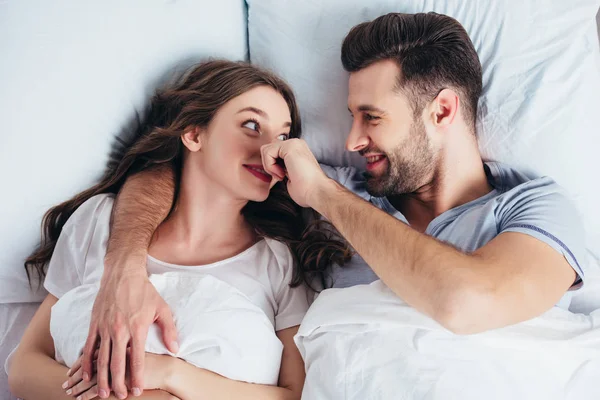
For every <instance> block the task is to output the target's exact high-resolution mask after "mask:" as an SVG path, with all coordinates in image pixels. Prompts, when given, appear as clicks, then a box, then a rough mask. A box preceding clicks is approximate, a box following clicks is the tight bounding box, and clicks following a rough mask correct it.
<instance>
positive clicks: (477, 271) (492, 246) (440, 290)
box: [309, 181, 575, 334]
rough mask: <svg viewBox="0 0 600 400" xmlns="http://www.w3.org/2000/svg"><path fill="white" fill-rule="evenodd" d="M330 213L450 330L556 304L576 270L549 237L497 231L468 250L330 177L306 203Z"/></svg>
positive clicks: (387, 275)
mask: <svg viewBox="0 0 600 400" xmlns="http://www.w3.org/2000/svg"><path fill="white" fill-rule="evenodd" d="M309 204H310V205H311V206H313V208H315V210H317V211H318V212H319V213H321V214H322V215H323V216H325V218H327V219H329V220H330V221H331V222H332V223H333V225H334V226H335V227H336V228H337V229H338V230H339V231H340V233H341V234H342V235H343V236H344V237H345V238H346V240H348V241H349V242H350V244H351V245H352V247H353V248H354V249H355V250H356V251H357V252H358V253H359V254H360V255H361V256H362V257H363V258H364V260H365V261H366V262H367V264H369V266H371V268H373V271H374V272H375V273H376V274H377V275H378V276H379V277H380V278H381V280H382V281H383V282H384V283H385V284H386V285H387V286H388V287H389V288H390V289H391V290H392V291H394V292H395V293H396V294H397V295H398V296H400V297H401V298H402V299H403V300H405V301H406V302H407V303H408V304H410V305H412V306H413V307H415V308H416V309H418V310H420V311H422V312H424V313H426V314H428V315H430V316H431V317H433V318H434V319H435V320H437V321H438V322H439V323H440V324H442V325H443V326H444V327H446V328H447V329H449V330H451V331H453V332H456V333H461V334H469V333H477V332H482V331H486V330H490V329H494V328H500V327H503V326H507V325H511V324H515V323H518V322H522V321H525V320H528V319H531V318H533V317H536V316H538V315H540V314H542V313H543V312H545V311H547V310H549V309H550V308H551V307H552V306H554V305H555V304H556V303H557V302H558V301H559V300H560V298H561V297H562V296H563V295H564V293H565V292H566V291H567V290H568V289H569V287H570V286H571V285H572V284H573V281H574V280H575V271H574V270H573V268H571V266H570V265H569V263H568V262H567V261H566V260H565V259H564V257H563V256H562V255H561V254H560V253H558V252H556V251H555V250H554V249H552V248H551V247H550V246H548V245H547V244H545V243H543V242H541V241H539V240H537V239H535V238H533V237H530V236H528V235H526V234H522V233H514V232H507V233H503V234H500V235H499V236H497V237H496V238H495V239H493V240H491V241H490V242H489V243H488V244H487V245H485V246H483V247H482V248H480V249H479V250H477V251H476V252H474V253H472V254H465V253H463V252H461V251H459V250H456V249H455V248H453V247H451V246H448V245H446V244H444V243H441V242H439V241H438V240H436V239H433V238H431V237H430V236H427V235H424V234H422V233H419V232H417V231H415V230H414V229H412V228H410V227H409V226H408V225H406V224H404V223H402V222H400V221H398V220H397V219H395V218H394V217H392V216H390V215H388V214H386V213H385V212H383V211H381V210H380V209H378V208H376V207H374V206H373V205H371V204H370V203H368V202H366V201H364V200H362V199H360V198H358V197H357V196H355V195H354V194H352V193H350V192H348V191H347V190H345V189H344V188H342V187H341V186H339V185H338V184H337V183H335V182H333V181H329V182H327V184H324V185H322V186H320V189H319V190H318V191H315V195H314V197H313V200H311V201H310V203H309Z"/></svg>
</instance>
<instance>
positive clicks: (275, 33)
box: [247, 0, 600, 254]
mask: <svg viewBox="0 0 600 400" xmlns="http://www.w3.org/2000/svg"><path fill="white" fill-rule="evenodd" d="M247 3H248V5H249V28H248V32H249V43H250V59H251V60H252V62H253V63H257V64H260V65H263V66H267V67H269V68H271V69H272V70H274V71H275V72H277V73H279V74H280V75H281V76H282V77H283V78H285V79H286V80H287V81H288V82H289V83H290V84H291V85H292V87H293V88H294V89H295V91H296V95H297V98H298V103H299V107H300V110H301V113H302V119H303V124H304V127H303V131H304V134H305V139H306V140H307V141H308V143H309V145H310V146H311V148H312V150H313V151H314V153H315V155H316V156H317V157H318V158H319V159H320V160H321V161H324V162H326V163H330V164H333V165H348V164H354V165H360V160H359V157H356V155H354V156H350V155H349V154H348V153H345V152H344V151H343V148H344V143H345V140H346V135H347V133H348V132H349V130H350V121H351V120H350V117H349V114H348V111H347V108H346V107H347V103H346V98H347V79H348V74H347V73H346V72H345V71H344V70H343V68H342V65H341V61H340V49H341V44H342V41H343V39H344V37H345V35H346V34H347V33H348V31H349V30H350V28H352V27H353V26H354V25H356V24H358V23H360V22H363V21H368V20H372V19H374V18H376V17H378V16H380V15H382V14H386V13H388V12H405V13H417V12H428V11H435V12H438V13H442V14H447V15H450V16H452V17H454V18H456V19H457V20H458V21H460V22H461V24H463V26H464V27H465V29H466V30H467V31H468V33H469V35H470V36H471V39H472V41H473V44H474V45H475V48H476V49H477V52H478V53H479V57H480V60H481V63H482V66H483V96H482V98H481V101H480V112H479V115H478V118H479V126H478V129H479V138H480V148H481V152H482V155H483V157H484V158H485V159H493V160H498V161H503V162H506V163H509V164H511V165H513V166H515V167H519V168H521V169H523V170H524V171H525V172H529V173H534V174H543V175H549V176H551V177H553V178H554V179H556V180H557V181H558V182H559V183H560V184H561V185H563V186H564V187H565V188H566V189H567V190H569V191H570V193H571V195H572V196H573V197H574V199H575V201H576V202H577V205H578V206H579V210H580V212H581V213H582V215H583V216H584V219H585V222H586V228H587V233H588V241H589V244H590V246H588V247H590V248H591V249H592V250H594V251H595V252H596V254H600V245H599V243H600V210H598V209H597V207H596V206H595V203H596V201H597V199H598V198H600V188H599V185H598V178H597V174H598V171H600V156H598V151H599V148H600V138H599V135H598V134H599V133H600V132H599V131H598V124H597V115H598V110H600V96H599V95H598V93H600V57H599V54H598V37H597V31H596V23H595V19H594V18H595V15H596V12H597V11H598V6H599V5H600V1H598V0H570V1H551V2H550V1H541V0H487V1H483V0H482V1H479V0H478V1H459V0H455V1H453V0H443V1H442V0H436V1H433V0H429V1H427V0H372V1H369V2H368V3H367V2H365V1H363V0H327V1H319V2H317V1H310V2H294V1H281V0H247Z"/></svg>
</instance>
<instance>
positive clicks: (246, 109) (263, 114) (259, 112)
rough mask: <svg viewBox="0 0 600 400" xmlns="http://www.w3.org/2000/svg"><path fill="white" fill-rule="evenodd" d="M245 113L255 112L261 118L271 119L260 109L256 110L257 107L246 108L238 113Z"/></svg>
mask: <svg viewBox="0 0 600 400" xmlns="http://www.w3.org/2000/svg"><path fill="white" fill-rule="evenodd" d="M244 111H250V112H253V113H255V114H258V115H260V116H261V117H263V118H264V119H267V120H268V119H269V116H268V115H267V113H266V112H264V111H263V110H261V109H260V108H256V107H246V108H242V109H241V110H240V111H238V112H237V113H238V114H239V113H242V112H244Z"/></svg>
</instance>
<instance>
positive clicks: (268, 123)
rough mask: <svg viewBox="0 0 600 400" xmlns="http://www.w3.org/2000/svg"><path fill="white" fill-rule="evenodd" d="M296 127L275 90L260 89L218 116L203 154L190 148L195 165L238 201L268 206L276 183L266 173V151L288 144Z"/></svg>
mask: <svg viewBox="0 0 600 400" xmlns="http://www.w3.org/2000/svg"><path fill="white" fill-rule="evenodd" d="M290 125H291V117H290V110H289V107H288V105H287V103H286V101H285V100H284V98H283V97H282V96H281V95H280V94H279V93H278V92H276V91H275V90H274V89H273V88H271V87H270V86H259V87H255V88H253V89H251V90H249V91H247V92H245V93H244V94H242V95H240V96H238V97H235V98H233V99H231V100H230V101H228V102H227V103H225V104H224V105H223V106H222V107H221V108H220V109H219V110H218V111H217V113H216V114H215V116H214V118H213V120H212V121H211V123H210V125H209V126H208V128H207V129H205V130H202V131H201V133H200V134H199V137H198V138H199V142H200V147H199V149H198V150H197V151H194V150H193V149H192V148H190V146H188V145H187V144H186V146H187V147H188V149H190V150H191V153H190V160H189V161H192V162H193V164H194V165H196V166H199V167H200V168H201V169H202V171H203V174H204V175H205V176H206V177H207V178H208V179H209V180H210V181H213V182H214V183H216V184H217V185H218V186H221V187H222V188H223V189H225V190H226V191H227V192H229V193H230V194H231V195H232V196H233V197H234V198H235V199H236V200H251V201H264V200H266V198H267V197H268V195H269V190H270V188H271V187H272V185H273V184H274V183H275V181H274V180H273V179H272V178H271V176H270V175H268V174H267V173H266V172H265V171H264V170H263V166H262V159H261V154H260V148H261V146H263V145H265V144H268V143H271V142H273V141H274V140H286V139H287V138H288V137H289V135H290ZM184 143H185V139H184Z"/></svg>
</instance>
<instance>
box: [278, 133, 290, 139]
mask: <svg viewBox="0 0 600 400" xmlns="http://www.w3.org/2000/svg"><path fill="white" fill-rule="evenodd" d="M288 139H289V136H288V135H287V134H286V133H282V134H281V135H278V136H277V140H288Z"/></svg>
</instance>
